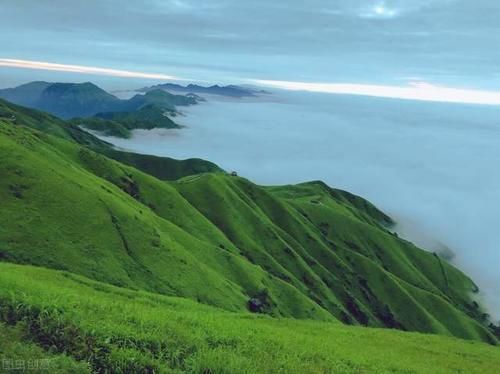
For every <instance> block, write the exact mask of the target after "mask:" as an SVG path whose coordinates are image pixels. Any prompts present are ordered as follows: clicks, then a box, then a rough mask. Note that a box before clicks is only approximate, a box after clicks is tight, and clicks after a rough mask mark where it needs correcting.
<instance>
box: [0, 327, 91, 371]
mask: <svg viewBox="0 0 500 374" xmlns="http://www.w3.org/2000/svg"><path fill="white" fill-rule="evenodd" d="M28 331H29V328H28V326H27V325H26V324H25V323H23V322H19V323H18V324H17V325H16V326H8V325H6V324H4V323H0V372H12V371H14V372H30V373H44V372H45V373H46V372H49V371H50V372H51V373H54V374H57V373H60V374H66V373H75V374H79V373H90V372H91V369H90V366H89V365H88V363H87V362H85V361H83V362H77V361H75V359H73V358H72V357H69V356H67V355H65V354H58V353H56V352H53V351H51V349H50V347H48V348H47V349H43V348H42V347H40V346H39V345H36V344H35V343H34V342H32V341H30V338H29V333H28Z"/></svg>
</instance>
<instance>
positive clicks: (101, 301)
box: [0, 101, 500, 372]
mask: <svg viewBox="0 0 500 374" xmlns="http://www.w3.org/2000/svg"><path fill="white" fill-rule="evenodd" d="M0 104H1V105H2V107H1V108H3V109H2V110H3V111H4V112H5V113H6V115H5V116H4V117H2V116H1V115H0V158H1V159H2V163H1V164H0V201H1V202H2V205H1V215H0V260H1V261H3V262H10V263H17V264H25V265H34V266H37V267H44V268H49V269H54V270H62V271H64V272H63V273H60V272H59V273H57V272H54V271H51V270H43V269H37V268H32V267H29V266H14V265H8V264H4V265H1V266H2V271H1V272H0V283H1V284H2V286H1V287H0V290H4V291H0V311H1V312H0V321H4V322H6V323H11V324H14V323H17V322H18V321H24V322H23V323H24V324H27V325H26V328H27V329H28V330H27V331H28V336H29V337H30V338H31V339H33V340H34V341H35V342H37V344H39V345H41V346H42V347H46V348H47V347H48V346H53V347H56V348H57V349H56V352H55V353H57V352H65V353H67V354H69V355H70V356H71V357H73V358H76V359H77V360H82V359H85V360H89V361H90V362H91V363H92V364H93V365H94V368H96V367H108V366H106V365H111V366H110V367H113V368H114V367H116V368H126V369H123V370H133V369H132V368H133V366H131V365H138V366H137V368H140V369H141V370H142V369H144V368H157V367H163V368H166V367H170V368H171V369H173V370H174V369H179V370H192V371H195V372H219V371H218V370H219V369H220V368H221V367H222V366H223V365H224V366H225V367H227V368H229V369H228V370H227V371H228V372H245V371H246V372H255V370H257V371H259V370H264V371H265V370H276V369H277V368H278V367H282V368H283V370H284V372H289V371H291V372H300V371H301V370H302V372H304V371H310V372H327V371H328V369H327V368H331V367H338V368H339V370H344V371H358V372H359V371H366V368H375V369H376V370H379V371H391V370H392V369H393V370H392V371H404V370H406V371H412V370H419V371H421V372H425V371H426V368H430V369H435V370H436V371H444V370H446V369H447V368H448V369H451V368H453V367H455V366H453V365H455V363H454V362H460V360H464V361H465V360H466V359H465V358H463V359H462V358H460V359H457V360H458V361H454V360H453V359H448V360H442V361H441V362H440V363H439V364H437V363H436V362H437V361H439V360H438V357H443V356H444V355H446V352H449V349H451V350H453V351H454V352H455V351H456V352H466V351H470V352H475V353H471V354H476V355H477V356H474V357H476V362H475V364H472V363H469V367H471V368H472V370H476V371H478V372H479V371H480V369H487V368H488V365H489V363H490V362H496V361H495V360H498V355H499V354H500V351H498V350H497V349H495V348H488V347H486V346H485V345H482V344H479V345H477V349H476V348H471V347H473V345H471V344H469V343H465V342H463V341H459V340H454V339H451V338H450V337H458V338H463V339H469V340H477V341H483V342H488V343H491V344H496V343H497V339H496V338H495V337H494V335H493V334H492V332H491V331H490V330H489V329H488V327H487V321H485V320H484V319H483V313H482V311H481V308H480V307H479V305H478V304H477V303H476V302H475V301H473V299H472V294H473V293H474V292H477V287H476V286H475V285H474V283H473V282H472V281H471V280H470V279H469V278H468V277H467V276H466V275H464V274H463V273H462V272H460V271H459V270H458V269H456V268H454V267H453V266H451V265H450V264H448V263H447V262H446V261H445V260H443V259H441V258H439V257H438V256H437V255H435V254H432V253H429V252H426V251H424V250H422V249H419V248H417V247H415V246H414V245H413V244H411V243H409V242H407V241H405V240H402V239H400V238H398V237H397V236H396V235H394V234H392V233H391V232H390V231H388V230H387V227H388V226H389V225H391V224H392V221H391V219H390V218H389V217H388V216H386V215H385V214H384V213H383V212H381V211H380V210H378V209H377V208H376V207H374V206H373V205H372V204H370V203H369V202H367V201H366V200H364V199H362V198H360V197H358V196H355V195H352V194H350V193H348V192H345V191H340V190H336V189H332V188H330V187H328V186H327V185H325V184H324V183H322V182H310V183H304V184H300V185H294V186H279V187H262V186H258V185H255V184H253V183H251V182H250V181H248V180H246V179H244V178H239V177H235V176H230V175H227V174H226V173H224V172H222V171H221V170H220V169H218V168H217V167H216V166H215V165H213V164H210V163H207V164H204V161H203V160H193V161H191V163H186V162H184V163H181V162H178V161H175V160H171V159H163V158H153V157H151V156H143V155H134V154H129V153H126V152H121V151H116V150H113V149H111V148H110V147H109V145H107V144H106V143H104V142H101V141H99V140H98V139H96V138H94V137H92V136H91V135H90V134H87V133H85V132H84V131H82V130H80V129H79V128H78V127H76V126H74V125H73V124H71V123H67V122H64V121H60V120H57V119H54V117H51V116H49V115H46V114H42V113H39V112H36V111H31V110H26V109H24V108H20V107H16V106H13V105H10V104H8V103H6V102H1V101H0ZM12 115H14V116H15V117H16V119H15V120H14V121H13V120H12ZM38 119H40V120H38ZM41 123H42V124H41ZM23 125H25V126H23ZM35 128H36V129H40V130H43V131H44V132H40V131H38V130H36V129H35ZM109 156H110V157H113V158H115V159H118V160H120V161H123V163H122V162H118V161H116V160H113V159H111V158H109ZM126 164H128V165H126ZM129 165H133V166H134V167H132V166H129ZM198 168H201V170H200V169H198ZM204 168H207V169H208V170H205V169H204ZM139 169H140V170H139ZM197 171H199V172H203V173H202V174H195V173H196V172H197ZM205 171H209V172H205ZM158 178H160V179H158ZM77 275H78V276H77ZM80 276H83V277H86V278H87V279H84V278H81V277H80ZM89 279H92V280H94V281H97V282H101V283H95V282H93V281H91V280H89ZM104 283H106V284H111V285H114V286H119V287H122V288H126V289H128V290H125V289H116V288H113V287H111V286H107V285H105V284H104ZM146 292H147V293H146ZM153 294H154V295H153ZM160 295H165V296H168V297H169V298H164V296H160ZM171 297H180V298H182V300H178V299H172V298H171ZM118 300H119V301H118ZM201 304H205V305H201ZM177 305H179V306H177ZM207 305H209V306H211V307H213V308H217V309H213V308H209V307H208V306H207ZM45 308H48V310H49V311H48V312H47V313H45V312H43V316H46V318H47V320H46V321H45V320H44V321H43V323H47V325H46V326H45V325H43V326H42V325H36V324H35V325H33V326H32V327H30V326H31V325H30V324H31V323H32V322H33V321H35V322H33V323H39V322H40V318H39V317H40V316H41V314H40V313H41V311H42V310H45ZM37 311H39V312H37ZM31 313H35V314H31ZM53 313H56V314H55V315H54V314H53ZM255 314H258V315H267V316H262V317H256V316H255ZM269 317H275V318H269ZM44 318H45V317H44ZM283 318H295V319H307V320H316V322H312V321H302V322H301V321H297V320H289V319H283ZM32 320H33V321H32ZM36 321H38V322H36ZM228 321H230V322H228ZM320 321H323V322H320ZM340 322H344V323H346V324H352V325H363V326H370V327H386V328H391V329H400V330H408V331H418V332H425V333H434V334H440V335H444V336H448V338H445V337H431V336H427V335H425V336H423V335H413V334H407V333H400V332H395V331H388V330H378V329H377V330H372V329H359V328H355V327H345V326H343V325H342V324H341V323H340ZM224 324H229V325H228V326H229V327H227V328H222V326H223V325H224ZM53 329H56V330H53ZM58 329H62V332H61V331H60V330H58ZM66 329H69V330H68V331H69V332H68V334H69V335H68V336H66V335H65V331H66ZM200 329H201V331H203V333H201V335H199V334H200V332H199V331H200ZM56 331H58V332H57V334H56V333H55V332H56ZM90 332H92V334H94V335H88V333H90ZM49 336H54V337H55V338H54V339H56V340H57V339H62V340H60V341H49V342H47V339H48V337H49ZM89 336H90V337H89ZM336 336H342V337H344V338H345V339H347V340H346V343H345V346H344V348H338V346H337V344H336V341H338V339H336V338H335V337H336ZM347 336H349V337H347ZM81 339H91V341H92V344H95V349H98V352H101V353H96V352H94V351H93V350H92V351H88V350H87V351H85V350H84V352H82V351H81V349H83V348H82V344H83V343H82V340H81ZM384 342H385V343H384ZM253 343H255V345H254V344H253ZM20 344H23V343H22V342H21V343H20ZM384 344H389V345H390V346H391V347H393V346H394V345H397V349H398V353H397V357H398V358H399V357H401V361H397V360H396V358H395V357H394V356H393V358H392V359H390V358H391V355H390V354H389V353H388V352H386V353H384V354H382V347H383V346H384ZM425 344H429V345H430V346H432V348H429V346H427V345H425ZM66 346H67V347H68V348H67V349H64V347H66ZM269 346H270V347H271V348H270V350H266V349H264V347H269ZM302 346H303V347H307V348H299V347H302ZM422 346H425V347H426V349H430V351H427V352H429V354H428V355H427V356H426V360H423V359H421V360H419V361H418V362H411V361H412V360H414V359H416V353H415V352H416V351H412V350H411V349H410V347H413V349H414V350H416V348H415V347H420V348H419V349H421V348H422ZM165 347H168V348H165ZM359 347H362V349H361V352H357V353H356V352H355V351H356V348H358V349H359ZM386 348H387V347H386ZM85 349H87V348H85ZM88 349H90V348H88ZM395 349H396V348H395ZM475 349H476V350H475ZM337 351H338V352H343V353H342V354H340V356H335V355H332V352H337ZM461 354H462V353H457V355H458V356H459V357H466V356H460V355H461ZM377 355H379V357H376V356H377ZM295 356H296V357H297V358H293V357H295ZM258 357H261V359H258ZM271 357H275V358H276V360H277V361H276V362H274V361H273V360H272V359H271ZM417 358H418V357H417ZM69 364H70V363H68V365H69ZM266 365H267V366H266ZM273 365H278V366H273ZM332 365H333V366H332ZM427 365H429V366H427ZM457 367H458V366H457ZM464 367H465V366H464ZM231 368H232V369H231ZM238 368H240V369H241V370H237V369H238ZM391 368H392V369H391ZM287 369H289V371H287ZM207 370H209V371H207ZM210 370H211V371H210ZM252 370H254V371H252Z"/></svg>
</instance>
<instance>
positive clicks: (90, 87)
mask: <svg viewBox="0 0 500 374" xmlns="http://www.w3.org/2000/svg"><path fill="white" fill-rule="evenodd" d="M0 98H3V99H5V100H8V101H10V102H12V103H15V104H18V105H24V106H28V107H31V108H34V109H39V110H43V111H46V112H49V113H51V114H54V115H56V116H58V117H60V118H63V119H68V118H74V117H90V116H93V115H94V114H96V113H102V112H123V111H127V112H131V111H135V110H138V109H140V108H142V107H144V106H146V105H150V104H155V105H157V106H159V107H160V108H162V109H165V110H171V111H174V110H175V107H176V106H183V105H184V106H185V105H193V104H196V103H197V101H198V99H197V97H194V96H192V95H189V96H188V95H186V96H184V95H173V94H170V93H168V92H165V91H163V90H150V91H149V92H147V93H146V94H145V95H136V96H134V97H133V98H131V99H130V100H121V99H119V98H117V97H116V96H113V95H111V94H110V93H108V92H106V91H104V90H103V89H101V88H100V87H98V86H96V85H95V84H93V83H90V82H86V83H49V82H31V83H28V84H24V85H21V86H18V87H15V88H7V89H3V90H0Z"/></svg>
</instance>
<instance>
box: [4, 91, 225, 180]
mask: <svg viewBox="0 0 500 374" xmlns="http://www.w3.org/2000/svg"><path fill="white" fill-rule="evenodd" d="M0 121H3V122H5V123H11V124H22V125H23V126H28V127H30V128H33V129H37V130H40V131H42V132H44V133H47V134H51V135H55V136H57V137H60V138H63V139H66V140H69V141H72V142H76V143H78V144H80V145H83V146H86V147H89V148H91V149H92V150H94V151H96V152H99V153H102V154H105V155H106V156H108V157H110V158H113V159H115V160H118V161H120V162H122V163H125V164H127V165H131V166H134V167H136V168H138V169H141V170H144V171H145V172H146V173H149V174H151V175H154V176H155V177H157V178H159V179H163V180H174V179H179V178H182V177H184V176H188V175H192V174H198V173H201V172H216V171H222V170H221V169H220V168H219V167H218V166H217V165H215V164H213V163H212V162H209V161H205V160H201V159H187V160H175V159H172V158H168V157H157V156H149V155H141V154H135V153H131V152H123V151H119V150H116V149H113V147H112V146H111V144H109V143H106V142H104V141H102V140H100V139H98V138H96V137H95V136H93V135H91V134H89V133H88V132H86V131H84V130H82V129H81V128H80V127H79V126H78V125H79V124H78V122H75V121H63V120H61V119H59V118H57V117H54V116H53V115H51V114H48V113H44V112H40V111H38V110H34V109H29V108H24V107H21V106H18V105H15V104H12V103H9V102H7V101H5V100H2V99H0ZM118 126H119V127H120V128H122V127H123V126H122V124H118Z"/></svg>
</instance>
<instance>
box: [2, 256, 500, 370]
mask: <svg viewBox="0 0 500 374" xmlns="http://www.w3.org/2000/svg"><path fill="white" fill-rule="evenodd" d="M0 300H1V309H0V310H1V313H0V316H1V318H2V319H3V320H4V321H7V322H9V324H10V325H14V326H19V327H18V329H20V331H23V332H24V333H29V334H30V335H31V336H32V337H33V339H35V341H37V343H38V344H39V345H40V346H41V347H43V348H44V349H51V350H52V351H53V352H60V353H62V352H64V353H66V354H67V355H70V356H71V357H74V358H76V359H78V360H80V361H85V360H88V361H89V363H90V364H91V365H92V367H93V368H94V370H100V371H104V370H105V369H109V370H112V372H114V373H120V372H122V373H124V372H139V371H140V372H148V371H149V372H153V370H154V371H156V372H192V373H278V372H283V373H330V372H338V373H343V372H346V373H363V372H370V373H387V372H392V373H409V372H421V373H447V372H456V373H490V372H491V373H493V372H495V370H496V368H498V366H499V365H500V351H499V349H498V348H496V347H492V346H489V345H486V344H483V343H478V342H468V341H464V340H460V339H455V338H447V337H442V336H433V335H425V334H418V333H407V332H398V331H394V330H387V329H374V328H362V327H354V326H345V325H342V324H340V323H328V322H317V321H310V320H309V321H308V320H302V321H300V320H292V319H275V318H269V317H266V316H260V315H249V314H245V313H243V314H242V313H231V312H226V311H223V310H220V309H216V308H212V307H208V306H204V305H201V304H198V303H195V302H193V301H189V300H186V299H179V298H172V297H164V296H160V295H157V294H150V293H147V292H142V291H131V290H127V289H121V288H117V287H113V286H110V285H106V284H102V283H98V282H95V281H92V280H89V279H86V278H82V277H79V276H75V275H72V274H69V273H66V272H58V271H53V270H47V269H42V268H35V267H31V266H20V265H13V264H0ZM37 357H39V356H37Z"/></svg>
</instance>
